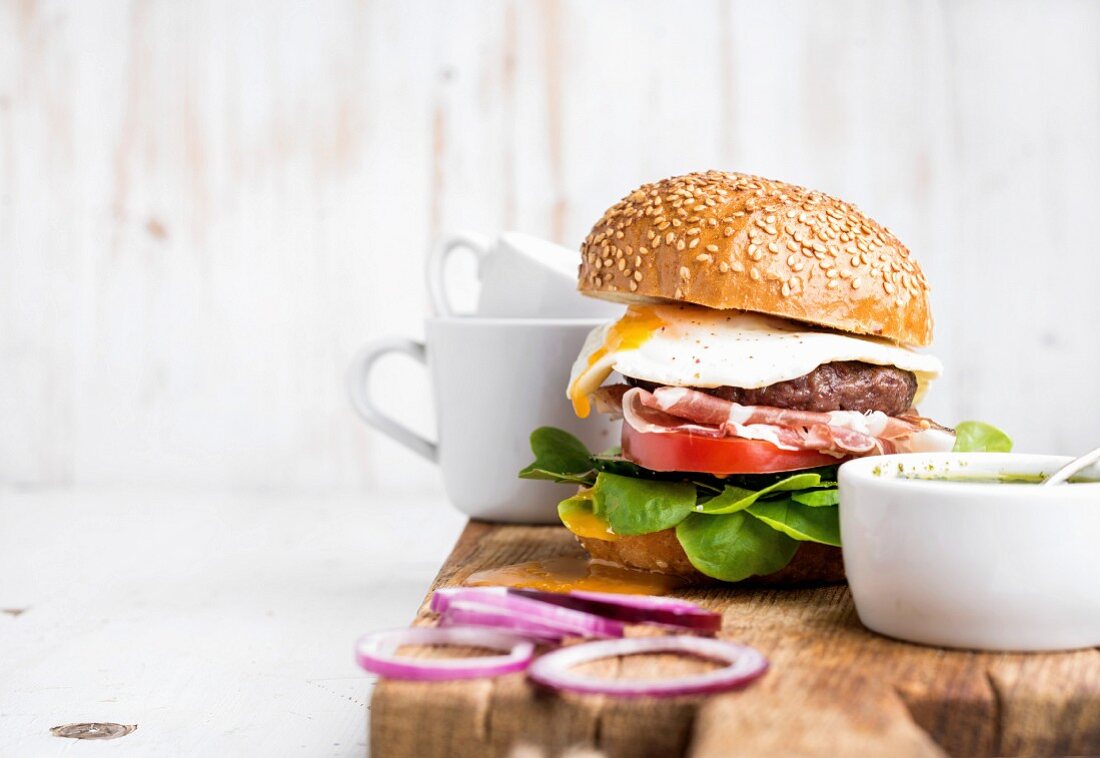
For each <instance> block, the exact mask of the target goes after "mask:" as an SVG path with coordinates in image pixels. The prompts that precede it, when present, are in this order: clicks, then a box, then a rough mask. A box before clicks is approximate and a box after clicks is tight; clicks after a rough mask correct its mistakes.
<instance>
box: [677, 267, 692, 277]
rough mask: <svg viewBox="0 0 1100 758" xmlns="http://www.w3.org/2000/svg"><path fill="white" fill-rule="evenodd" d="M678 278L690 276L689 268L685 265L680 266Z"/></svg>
mask: <svg viewBox="0 0 1100 758" xmlns="http://www.w3.org/2000/svg"><path fill="white" fill-rule="evenodd" d="M680 278H681V279H690V278H691V269H690V268H688V267H687V266H680Z"/></svg>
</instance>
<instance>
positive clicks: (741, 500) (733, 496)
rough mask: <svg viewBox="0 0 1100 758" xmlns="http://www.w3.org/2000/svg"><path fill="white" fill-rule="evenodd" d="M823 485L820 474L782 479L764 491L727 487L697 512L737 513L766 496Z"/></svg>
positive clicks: (799, 475) (702, 505)
mask: <svg viewBox="0 0 1100 758" xmlns="http://www.w3.org/2000/svg"><path fill="white" fill-rule="evenodd" d="M819 484H821V477H820V476H819V475H818V474H795V475H794V476H788V477H787V478H785V479H780V480H779V481H778V482H776V483H775V484H771V485H769V486H767V487H764V488H763V489H759V490H755V491H753V490H748V489H743V488H741V487H726V488H725V489H723V490H722V492H721V494H719V495H716V496H715V497H713V498H711V499H710V500H708V501H706V502H705V503H702V504H701V505H700V506H699V508H697V510H698V511H699V512H700V513H706V514H711V515H717V514H723V513H736V512H737V511H742V510H744V509H746V508H748V507H749V506H750V505H752V504H753V503H755V502H756V501H757V500H758V499H760V498H761V497H763V496H764V495H768V494H770V493H772V492H790V491H792V490H804V489H809V488H810V487H816V486H818V485H819Z"/></svg>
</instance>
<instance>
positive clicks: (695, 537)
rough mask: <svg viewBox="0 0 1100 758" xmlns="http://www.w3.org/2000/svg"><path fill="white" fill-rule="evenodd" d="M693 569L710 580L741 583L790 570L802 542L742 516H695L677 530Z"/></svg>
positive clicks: (761, 522) (677, 535) (744, 515)
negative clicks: (712, 578) (760, 576)
mask: <svg viewBox="0 0 1100 758" xmlns="http://www.w3.org/2000/svg"><path fill="white" fill-rule="evenodd" d="M676 537H677V538H678V539H679V540H680V545H681V546H682V547H683V548H684V552H685V553H686V554H687V557H688V560H690V561H691V565H693V566H695V568H697V569H699V571H701V572H703V573H704V574H706V575H707V576H711V577H714V578H715V579H721V580H722V581H726V582H737V581H740V580H742V579H746V578H748V577H750V576H754V575H757V574H771V573H773V572H775V571H778V570H779V569H781V568H783V567H784V566H786V565H787V564H788V563H790V562H791V558H793V557H794V554H795V551H797V550H798V542H796V541H795V540H792V539H791V538H790V537H788V536H786V535H785V534H782V533H781V532H778V531H776V530H775V529H772V528H771V527H770V526H768V525H767V524H765V523H764V522H763V521H760V520H759V519H755V518H752V517H751V516H748V515H746V514H745V513H742V512H737V513H727V514H724V515H720V516H711V515H707V514H703V513H692V514H690V515H689V516H688V517H687V518H685V519H684V520H683V521H681V522H680V525H679V526H677V527H676Z"/></svg>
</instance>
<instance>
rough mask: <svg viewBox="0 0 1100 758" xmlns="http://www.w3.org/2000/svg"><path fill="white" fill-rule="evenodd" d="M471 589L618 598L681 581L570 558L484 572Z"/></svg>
mask: <svg viewBox="0 0 1100 758" xmlns="http://www.w3.org/2000/svg"><path fill="white" fill-rule="evenodd" d="M464 583H465V584H467V585H472V586H474V587H499V586H504V587H519V588H522V589H531V590H543V591H545V592H563V593H564V592H570V591H572V590H585V591H588V592H615V593H618V594H620V595H664V594H667V593H669V592H671V591H673V590H675V589H677V588H679V587H682V586H684V584H685V581H684V580H683V579H681V578H680V577H678V576H673V575H671V574H656V573H653V572H650V571H638V570H636V569H628V568H623V567H621V566H615V565H613V564H610V563H602V562H600V561H595V560H591V559H588V558H581V557H574V556H559V557H555V558H544V559H542V560H538V561H528V562H527V563H520V564H518V565H515V566H503V567H501V568H492V569H485V570H483V571H477V572H475V573H473V574H471V575H470V577H469V578H468V579H467V580H466V581H465V582H464Z"/></svg>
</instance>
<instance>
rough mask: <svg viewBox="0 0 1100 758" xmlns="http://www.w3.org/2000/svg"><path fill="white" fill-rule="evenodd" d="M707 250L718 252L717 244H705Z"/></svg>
mask: <svg viewBox="0 0 1100 758" xmlns="http://www.w3.org/2000/svg"><path fill="white" fill-rule="evenodd" d="M707 250H709V251H710V252H712V253H717V252H718V245H707Z"/></svg>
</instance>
